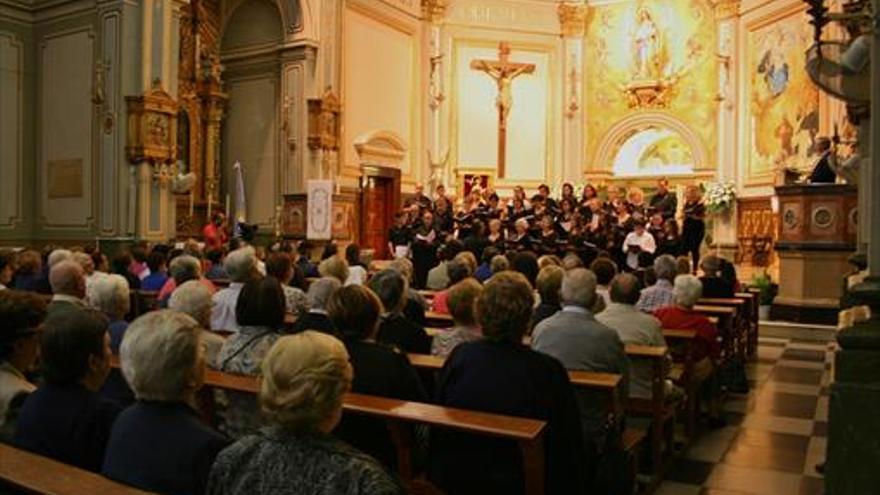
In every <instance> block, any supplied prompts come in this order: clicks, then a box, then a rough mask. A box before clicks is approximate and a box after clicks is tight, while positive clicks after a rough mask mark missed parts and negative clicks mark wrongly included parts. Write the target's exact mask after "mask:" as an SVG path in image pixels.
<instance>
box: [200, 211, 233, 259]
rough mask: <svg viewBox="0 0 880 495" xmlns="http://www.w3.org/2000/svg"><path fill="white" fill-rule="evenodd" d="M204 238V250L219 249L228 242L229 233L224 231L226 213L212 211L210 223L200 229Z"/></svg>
mask: <svg viewBox="0 0 880 495" xmlns="http://www.w3.org/2000/svg"><path fill="white" fill-rule="evenodd" d="M202 236H203V237H204V238H205V250H206V251H207V250H209V249H220V248H222V247H223V246H225V245H226V243H227V242H229V234H227V233H226V215H225V214H223V212H220V211H218V212H216V213H214V216H213V218H211V223H209V224H208V225H205V228H203V229H202Z"/></svg>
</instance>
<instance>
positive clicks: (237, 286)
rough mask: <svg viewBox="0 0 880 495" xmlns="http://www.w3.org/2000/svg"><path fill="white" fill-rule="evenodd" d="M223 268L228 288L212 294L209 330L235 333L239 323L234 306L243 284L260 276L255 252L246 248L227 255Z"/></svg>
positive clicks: (248, 247) (250, 248)
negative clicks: (226, 275) (227, 276)
mask: <svg viewBox="0 0 880 495" xmlns="http://www.w3.org/2000/svg"><path fill="white" fill-rule="evenodd" d="M223 268H224V269H226V273H227V274H228V275H229V287H226V288H225V289H222V290H220V291H218V292H217V293H216V294H214V297H213V300H214V307H213V309H211V329H212V330H225V331H228V332H237V331H238V329H239V323H238V322H237V321H236V318H235V306H236V304H237V301H238V296H239V294H240V293H241V289H242V287H244V284H245V283H246V282H248V281H250V280H253V279H255V278H258V277H259V276H260V274H259V271H258V270H257V252H256V251H255V250H254V248H252V247H250V246H247V247H243V248H240V249H236V250H235V251H233V252H231V253H229V255H227V256H226V261H224V262H223Z"/></svg>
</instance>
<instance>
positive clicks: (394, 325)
mask: <svg viewBox="0 0 880 495" xmlns="http://www.w3.org/2000/svg"><path fill="white" fill-rule="evenodd" d="M408 287H409V284H408V283H407V281H406V279H405V278H403V275H401V274H400V272H398V271H396V270H391V269H385V270H382V271H380V272H379V273H377V274H375V275H373V278H371V279H370V281H369V282H367V288H368V289H370V290H371V291H373V293H374V294H376V295H377V296H379V300H380V301H382V307H383V313H382V321H381V323H379V330H378V331H377V332H376V340H377V341H379V342H384V343H386V344H390V345H394V346H397V347H399V348H400V349H402V350H404V351H406V352H415V353H419V354H428V353H430V352H431V342H432V338H431V336H430V335H428V334H427V333H426V332H425V328H424V327H422V326H421V325H419V324H417V323H414V322H412V321H410V320H408V319H407V318H406V317H405V316H404V315H403V308H404V306H405V305H406V299H407V288H408Z"/></svg>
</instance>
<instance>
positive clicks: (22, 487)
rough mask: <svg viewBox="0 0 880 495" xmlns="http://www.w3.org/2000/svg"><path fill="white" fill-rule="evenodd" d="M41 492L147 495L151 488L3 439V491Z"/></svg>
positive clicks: (43, 494)
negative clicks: (113, 478)
mask: <svg viewBox="0 0 880 495" xmlns="http://www.w3.org/2000/svg"><path fill="white" fill-rule="evenodd" d="M3 485H7V486H9V487H11V488H14V489H15V490H16V493H22V492H23V493H36V494H41V495H96V494H113V495H147V494H148V493H149V492H145V491H143V490H139V489H137V488H132V487H130V486H126V485H123V484H121V483H117V482H115V481H112V480H109V479H107V478H105V477H103V476H101V475H99V474H97V473H93V472H91V471H86V470H85V469H80V468H78V467H75V466H71V465H69V464H64V463H62V462H58V461H56V460H54V459H49V458H48V457H43V456H41V455H37V454H33V453H31V452H27V451H24V450H20V449H17V448H15V447H12V446H10V445H6V444H3V443H0V492H3V493H5V491H4V490H3Z"/></svg>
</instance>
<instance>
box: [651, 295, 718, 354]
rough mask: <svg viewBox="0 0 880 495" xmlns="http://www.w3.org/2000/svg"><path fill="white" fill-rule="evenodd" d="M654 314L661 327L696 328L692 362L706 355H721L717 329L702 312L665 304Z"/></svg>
mask: <svg viewBox="0 0 880 495" xmlns="http://www.w3.org/2000/svg"><path fill="white" fill-rule="evenodd" d="M654 316H655V317H656V318H657V319H658V320H660V324H661V325H662V327H663V328H669V329H674V330H696V331H697V338H696V343H697V345H695V346H694V353H693V359H694V362H696V361H699V360H701V359H703V358H704V357H706V356H710V357H712V359H718V357H719V356H720V355H721V344H719V343H718V329H717V328H715V325H713V324H712V322H711V321H709V318H707V317H706V315H704V314H702V313H698V312H696V311H693V310H690V309H685V308H682V307H681V306H678V305H675V306H667V307H665V308H660V309H658V310H656V311H654Z"/></svg>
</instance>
